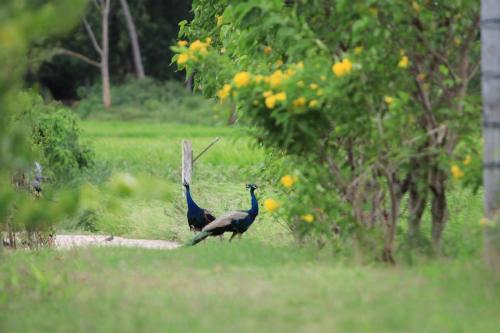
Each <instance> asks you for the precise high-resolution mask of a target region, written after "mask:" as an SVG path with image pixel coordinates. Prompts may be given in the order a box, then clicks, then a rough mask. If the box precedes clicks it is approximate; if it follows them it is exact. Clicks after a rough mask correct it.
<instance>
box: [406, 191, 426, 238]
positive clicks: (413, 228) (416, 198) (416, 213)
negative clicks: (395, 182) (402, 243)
mask: <svg viewBox="0 0 500 333" xmlns="http://www.w3.org/2000/svg"><path fill="white" fill-rule="evenodd" d="M426 185H427V184H426ZM426 203H427V190H424V191H421V190H419V189H418V185H417V184H412V185H411V187H410V197H409V200H408V206H409V210H410V212H409V214H410V215H409V217H408V238H409V239H410V242H413V241H414V240H416V239H418V237H419V235H420V224H421V221H422V215H423V214H424V211H425V205H426Z"/></svg>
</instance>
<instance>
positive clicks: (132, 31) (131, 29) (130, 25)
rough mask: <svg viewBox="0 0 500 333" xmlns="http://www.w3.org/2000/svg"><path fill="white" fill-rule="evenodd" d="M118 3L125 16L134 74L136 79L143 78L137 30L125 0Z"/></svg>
mask: <svg viewBox="0 0 500 333" xmlns="http://www.w3.org/2000/svg"><path fill="white" fill-rule="evenodd" d="M120 4H121V6H122V9H123V15H124V16H125V21H126V22H127V29H128V33H129V35H130V43H131V45H132V55H133V58H134V68H135V74H136V75H137V78H138V79H143V78H144V77H145V74H144V67H143V65H142V57H141V48H140V46H139V38H138V37H137V30H136V28H135V24H134V19H133V18H132V14H130V9H129V7H128V3H127V0H120Z"/></svg>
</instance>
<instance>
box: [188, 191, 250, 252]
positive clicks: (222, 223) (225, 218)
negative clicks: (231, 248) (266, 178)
mask: <svg viewBox="0 0 500 333" xmlns="http://www.w3.org/2000/svg"><path fill="white" fill-rule="evenodd" d="M247 189H249V190H250V197H251V204H252V206H251V208H250V209H249V210H246V211H232V212H229V213H226V214H224V215H222V216H220V217H219V218H217V219H215V220H214V221H212V222H210V223H209V224H207V225H206V226H205V227H203V229H202V230H201V232H200V233H198V234H197V235H196V236H195V237H194V238H193V239H192V240H191V241H190V242H189V243H188V244H187V245H196V244H197V243H199V242H201V241H202V240H204V239H205V238H207V237H209V236H219V235H222V234H224V233H226V232H232V233H233V234H232V236H231V239H230V241H231V240H232V239H233V238H234V237H235V236H238V237H241V235H242V234H244V233H245V232H246V231H247V230H248V228H250V226H251V225H252V223H253V222H254V221H255V218H256V217H257V215H259V203H258V201H257V198H256V197H255V193H254V192H255V190H256V189H257V185H254V184H249V185H247Z"/></svg>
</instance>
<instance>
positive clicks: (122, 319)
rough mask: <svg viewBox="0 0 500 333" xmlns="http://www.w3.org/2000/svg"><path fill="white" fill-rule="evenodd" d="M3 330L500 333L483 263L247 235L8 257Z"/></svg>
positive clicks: (499, 305)
mask: <svg viewBox="0 0 500 333" xmlns="http://www.w3.org/2000/svg"><path fill="white" fill-rule="evenodd" d="M0 272H2V275H0V276H1V277H2V278H0V291H1V292H0V329H1V330H2V332H220V333H223V332H273V331H274V332H419V333H426V332H428V333H434V332H457V333H458V332H464V333H465V332H467V333H469V332H481V333H488V332H492V333H493V332H498V325H500V318H499V317H498V311H500V297H499V296H500V284H498V283H495V282H493V281H494V280H493V279H492V277H491V276H490V274H489V272H487V271H486V270H485V269H484V267H483V266H482V265H481V264H480V263H479V262H477V261H471V262H459V261H455V262H446V261H435V262H432V263H428V264H422V265H419V266H418V267H413V268H411V267H405V266H403V267H399V268H387V267H378V266H355V265H352V264H350V265H349V264H345V263H342V262H338V259H335V258H333V257H332V256H331V254H330V253H328V252H327V251H323V252H319V253H318V252H317V251H315V250H310V249H301V248H297V247H287V246H280V247H272V246H270V245H263V244H262V243H260V242H255V241H250V240H248V239H245V240H243V241H241V242H239V243H234V244H231V245H228V244H219V243H216V242H214V243H208V244H204V245H203V246H198V247H193V248H183V249H179V250H175V251H157V250H139V249H110V248H102V249H92V250H79V251H69V252H54V251H42V252H39V253H36V254H33V253H26V252H16V253H11V254H8V255H6V256H5V257H4V260H2V262H1V263H0Z"/></svg>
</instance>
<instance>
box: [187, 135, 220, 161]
mask: <svg viewBox="0 0 500 333" xmlns="http://www.w3.org/2000/svg"><path fill="white" fill-rule="evenodd" d="M219 140H220V138H219V137H216V138H215V139H214V141H212V142H211V143H210V144H209V145H208V146H207V147H206V148H205V149H203V150H202V152H201V153H199V154H198V155H197V156H196V157H195V158H194V159H193V164H194V162H196V160H197V159H199V158H200V157H201V155H203V154H205V153H206V152H207V150H209V149H210V148H211V147H212V146H213V145H214V144H216V143H217V142H218V141H219Z"/></svg>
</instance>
